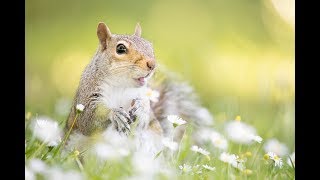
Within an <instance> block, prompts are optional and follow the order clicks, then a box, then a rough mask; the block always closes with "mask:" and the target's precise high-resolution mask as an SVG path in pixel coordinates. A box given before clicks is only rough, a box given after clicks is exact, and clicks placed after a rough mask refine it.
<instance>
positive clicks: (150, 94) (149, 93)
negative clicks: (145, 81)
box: [146, 88, 160, 102]
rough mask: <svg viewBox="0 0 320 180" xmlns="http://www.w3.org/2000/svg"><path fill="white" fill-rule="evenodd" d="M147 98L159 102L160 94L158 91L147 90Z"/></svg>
mask: <svg viewBox="0 0 320 180" xmlns="http://www.w3.org/2000/svg"><path fill="white" fill-rule="evenodd" d="M146 96H147V97H148V99H150V101H152V102H158V101H159V96H160V93H159V91H157V90H152V89H151V88H147V90H146Z"/></svg>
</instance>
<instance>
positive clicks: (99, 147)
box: [95, 143, 130, 160]
mask: <svg viewBox="0 0 320 180" xmlns="http://www.w3.org/2000/svg"><path fill="white" fill-rule="evenodd" d="M95 152H96V154H97V156H98V157H99V158H101V159H103V160H110V159H111V160H115V159H119V158H121V157H125V156H128V155H129V153H130V152H129V151H128V150H127V149H124V148H119V147H115V146H112V145H109V144H106V143H98V144H96V145H95Z"/></svg>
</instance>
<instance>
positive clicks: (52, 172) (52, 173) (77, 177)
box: [45, 167, 84, 180]
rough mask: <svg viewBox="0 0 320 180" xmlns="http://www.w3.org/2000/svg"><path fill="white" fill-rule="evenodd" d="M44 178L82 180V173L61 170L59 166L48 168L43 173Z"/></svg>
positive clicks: (49, 179)
mask: <svg viewBox="0 0 320 180" xmlns="http://www.w3.org/2000/svg"><path fill="white" fill-rule="evenodd" d="M45 179H48V180H56V179H68V180H83V179H84V178H83V176H82V174H80V173H79V172H77V171H74V170H70V171H63V170H62V169H61V168H58V167H53V168H51V169H49V170H48V171H47V172H46V174H45Z"/></svg>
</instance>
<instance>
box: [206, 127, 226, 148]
mask: <svg viewBox="0 0 320 180" xmlns="http://www.w3.org/2000/svg"><path fill="white" fill-rule="evenodd" d="M210 139H211V142H212V144H213V146H214V147H216V148H219V149H222V150H226V149H227V148H228V141H227V140H226V138H224V136H222V135H221V134H220V133H218V132H216V131H212V132H211V135H210Z"/></svg>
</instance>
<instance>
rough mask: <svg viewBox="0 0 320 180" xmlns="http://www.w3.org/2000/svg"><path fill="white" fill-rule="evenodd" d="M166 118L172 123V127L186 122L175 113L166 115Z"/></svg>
mask: <svg viewBox="0 0 320 180" xmlns="http://www.w3.org/2000/svg"><path fill="white" fill-rule="evenodd" d="M167 119H168V121H170V122H171V123H172V124H173V127H177V126H180V125H183V124H186V123H187V121H185V120H183V119H182V118H180V117H179V116H177V115H168V116H167Z"/></svg>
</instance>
